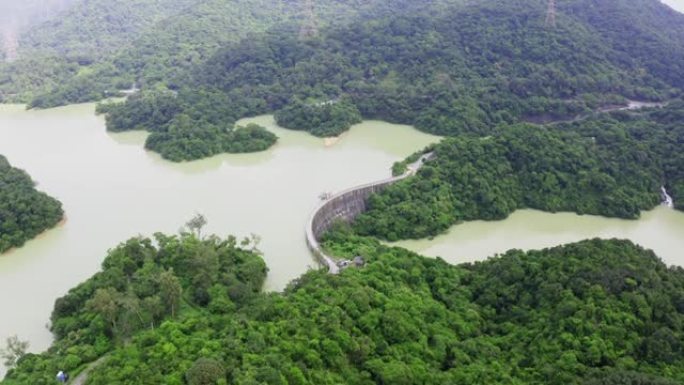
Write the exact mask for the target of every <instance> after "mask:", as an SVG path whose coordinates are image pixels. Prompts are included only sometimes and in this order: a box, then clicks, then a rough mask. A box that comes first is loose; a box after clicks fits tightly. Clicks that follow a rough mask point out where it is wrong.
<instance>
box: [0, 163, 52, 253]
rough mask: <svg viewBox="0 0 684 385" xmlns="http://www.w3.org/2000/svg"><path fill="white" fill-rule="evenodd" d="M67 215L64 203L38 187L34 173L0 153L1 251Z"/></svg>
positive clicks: (23, 240)
mask: <svg viewBox="0 0 684 385" xmlns="http://www.w3.org/2000/svg"><path fill="white" fill-rule="evenodd" d="M63 216H64V213H63V212H62V205H61V203H59V202H58V201H57V200H55V199H54V198H52V197H50V196H48V195H47V194H45V193H43V192H40V191H37V190H36V189H35V185H34V183H33V181H32V180H31V177H29V176H28V175H27V174H26V173H25V172H24V171H22V170H19V169H16V168H14V167H12V166H11V165H10V164H9V162H8V161H7V159H6V158H5V157H4V156H2V155H0V253H2V252H4V251H7V250H8V249H11V248H12V247H18V246H21V245H23V244H24V243H25V242H26V241H28V240H29V239H31V238H33V237H35V236H36V235H38V234H40V233H42V232H43V231H45V230H47V229H49V228H51V227H53V226H55V225H56V224H57V223H58V222H59V221H60V220H61V219H62V217H63Z"/></svg>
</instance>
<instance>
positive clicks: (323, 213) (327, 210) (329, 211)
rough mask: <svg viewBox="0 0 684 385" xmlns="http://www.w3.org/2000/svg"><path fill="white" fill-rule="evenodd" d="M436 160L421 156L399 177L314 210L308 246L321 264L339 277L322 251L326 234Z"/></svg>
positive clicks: (336, 196) (352, 190)
mask: <svg viewBox="0 0 684 385" xmlns="http://www.w3.org/2000/svg"><path fill="white" fill-rule="evenodd" d="M433 157H434V154H433V153H431V152H430V153H427V154H424V155H422V156H421V157H420V158H419V159H418V160H417V161H416V162H414V163H412V164H410V165H408V167H407V168H408V169H407V171H406V172H405V173H404V174H402V175H399V176H396V177H392V178H387V179H383V180H380V181H377V182H372V183H367V184H363V185H360V186H356V187H352V188H349V189H346V190H344V191H341V192H339V193H337V194H334V195H333V196H331V197H329V198H328V199H326V200H324V201H323V202H322V203H321V204H320V205H319V206H318V207H316V209H315V210H314V212H313V214H312V215H311V218H310V219H309V222H308V223H307V227H306V243H307V245H308V246H309V249H311V252H312V253H313V254H314V255H315V256H316V258H318V260H319V262H320V263H322V264H324V265H326V266H327V267H328V271H329V272H330V273H331V274H337V273H339V271H340V267H339V266H338V265H337V263H336V262H335V260H334V259H333V258H332V257H330V256H328V255H326V254H325V253H324V252H323V250H322V249H321V245H320V240H321V237H322V236H323V234H325V232H326V231H328V230H329V229H330V228H331V227H332V225H333V224H334V223H336V222H338V221H342V222H347V223H350V222H352V221H354V219H356V218H357V217H358V216H359V215H360V214H361V213H363V212H364V211H366V209H367V203H368V198H369V197H370V196H371V194H374V193H377V192H380V191H382V190H383V189H385V187H387V186H389V185H391V184H393V183H396V182H398V181H400V180H402V179H405V178H407V177H409V176H411V175H414V174H415V173H416V172H418V170H419V169H420V167H421V166H422V165H423V164H424V163H425V162H427V161H429V160H430V159H432V158H433Z"/></svg>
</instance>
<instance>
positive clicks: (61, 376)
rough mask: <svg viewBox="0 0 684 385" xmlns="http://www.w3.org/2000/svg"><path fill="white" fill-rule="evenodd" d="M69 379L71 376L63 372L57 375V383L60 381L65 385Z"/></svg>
mask: <svg viewBox="0 0 684 385" xmlns="http://www.w3.org/2000/svg"><path fill="white" fill-rule="evenodd" d="M68 379H69V376H68V375H67V374H66V373H64V372H63V371H61V370H60V371H59V373H57V381H59V382H60V383H62V384H64V383H66V382H67V380H68Z"/></svg>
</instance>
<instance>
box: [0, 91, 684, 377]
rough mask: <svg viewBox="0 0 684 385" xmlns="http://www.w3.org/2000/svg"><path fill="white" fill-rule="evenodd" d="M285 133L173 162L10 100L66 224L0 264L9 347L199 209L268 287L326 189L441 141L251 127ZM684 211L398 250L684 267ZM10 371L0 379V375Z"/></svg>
mask: <svg viewBox="0 0 684 385" xmlns="http://www.w3.org/2000/svg"><path fill="white" fill-rule="evenodd" d="M246 121H250V122H255V123H258V124H261V125H263V126H265V127H267V128H268V129H269V130H271V131H272V132H274V133H275V134H276V135H278V136H279V138H280V139H279V141H278V144H277V145H276V146H274V147H273V148H271V149H269V150H268V151H264V152H260V153H254V154H234V155H228V154H227V155H220V156H215V157H212V158H209V159H205V160H200V161H194V162H187V163H172V162H168V161H165V160H163V159H161V158H160V157H159V156H158V155H157V154H154V153H151V152H148V151H145V150H144V148H143V144H144V141H145V138H146V137H147V133H145V132H129V133H120V134H112V133H108V132H106V130H105V127H104V119H103V118H102V117H100V116H96V115H95V114H94V105H93V104H85V105H76V106H69V107H63V108H57V109H51V110H44V111H25V110H24V109H23V107H22V106H8V105H4V106H2V105H0V154H3V155H5V156H6V157H7V158H8V160H9V161H10V162H11V163H12V165H14V166H15V167H19V168H22V169H24V170H26V171H27V172H28V173H29V174H30V175H31V177H32V178H33V179H34V180H35V181H36V182H37V184H38V189H40V190H42V191H45V192H47V193H48V194H50V195H51V196H53V197H55V198H57V199H58V200H60V201H61V202H62V203H63V205H64V211H65V213H66V216H67V219H66V221H65V222H64V223H63V224H62V225H60V226H58V227H57V228H55V229H52V230H49V231H47V232H46V233H44V234H42V235H41V236H39V237H38V238H37V239H35V240H32V241H30V242H28V243H27V244H26V245H25V246H24V247H22V248H19V249H16V250H12V251H10V252H8V253H5V254H3V255H1V256H0V306H2V309H3V310H2V317H0V344H2V343H4V340H5V338H6V337H8V336H10V335H14V334H16V335H18V336H19V338H20V339H22V340H28V341H30V343H31V347H30V350H31V351H34V352H37V351H42V350H44V349H46V348H47V347H48V345H49V344H50V342H51V339H52V336H51V334H50V333H49V331H48V329H47V328H46V324H47V323H48V322H49V315H50V313H51V311H52V307H53V304H54V301H55V299H56V298H57V297H59V296H61V295H63V294H64V293H66V291H67V290H68V289H69V288H71V287H73V286H75V285H76V284H78V283H79V282H82V281H83V280H85V279H87V278H88V277H90V276H91V275H92V274H93V273H95V272H96V271H97V270H98V269H99V266H100V263H101V262H102V260H103V259H104V257H105V255H106V253H107V250H108V249H110V248H112V247H115V246H116V245H117V244H118V243H119V242H122V241H124V240H126V239H128V238H130V237H133V236H136V235H145V236H149V235H151V234H153V233H155V232H158V231H159V232H165V233H177V232H178V230H179V229H180V228H181V226H183V224H184V223H185V222H186V221H187V220H188V219H190V218H191V217H192V216H193V215H194V214H195V213H202V214H204V215H205V216H206V217H207V219H208V225H207V226H206V228H205V229H204V231H203V233H205V234H208V233H214V234H217V235H219V236H226V235H229V234H234V235H237V236H238V237H243V236H248V235H249V234H250V233H255V234H258V235H259V236H261V238H262V241H261V243H260V245H259V248H260V249H261V250H262V251H263V252H264V259H265V261H266V263H267V265H268V267H269V269H270V271H269V274H268V280H267V284H266V285H267V289H268V290H281V289H283V288H284V287H285V286H286V285H287V283H288V282H289V281H290V280H292V279H293V278H296V277H297V276H299V275H300V274H302V273H304V272H306V271H307V269H309V268H312V267H315V266H316V262H315V261H314V259H313V258H312V256H311V255H310V253H309V251H308V249H307V247H306V244H305V240H304V239H305V238H304V231H305V226H306V223H307V220H308V218H309V215H310V214H311V210H312V209H313V208H314V207H315V206H316V205H317V203H318V202H319V196H320V195H321V194H322V193H328V192H336V191H340V190H343V189H346V188H349V187H351V186H355V185H359V184H363V183H367V182H372V181H375V180H379V179H383V178H386V177H388V176H389V175H390V168H391V166H392V164H393V163H394V162H395V161H397V160H401V159H403V158H404V157H406V156H408V155H409V154H411V153H413V152H415V151H417V150H419V149H422V148H424V147H425V146H426V145H428V144H430V143H433V142H436V141H438V140H439V138H438V137H435V136H431V135H428V134H424V133H421V132H419V131H417V130H415V129H413V128H411V127H409V126H402V125H394V124H389V123H384V122H377V121H366V122H364V123H362V124H359V125H356V126H354V127H353V128H352V129H351V130H350V131H349V132H347V133H345V134H344V135H342V136H341V137H340V138H339V140H337V141H325V140H323V139H319V138H315V137H313V136H311V135H309V134H308V133H305V132H298V131H291V130H285V129H282V128H279V127H277V126H276V125H275V123H274V122H273V118H272V117H271V116H261V117H256V118H251V119H247V120H245V121H244V122H242V123H245V122H246ZM683 232H684V214H682V213H680V212H676V211H674V210H671V209H668V208H665V207H661V208H658V209H656V210H653V211H651V212H648V213H644V215H643V217H642V218H641V219H640V220H638V221H624V220H617V219H606V218H600V217H591V216H577V215H574V214H547V213H541V212H537V211H530V210H522V211H518V212H517V213H515V214H513V215H512V216H511V217H509V218H508V219H506V220H504V221H499V222H471V223H466V224H461V225H457V226H455V227H453V228H452V230H451V231H450V232H449V233H447V234H444V235H442V236H439V237H436V238H435V239H433V240H421V241H407V242H399V243H398V244H399V245H402V246H405V247H408V248H410V249H412V250H415V251H418V252H421V253H424V254H426V255H430V256H442V257H443V258H444V259H446V260H448V261H450V262H453V263H458V262H465V261H472V260H479V259H483V258H486V257H487V256H489V255H492V254H495V253H501V252H504V251H505V250H507V249H510V248H522V249H531V248H542V247H547V246H553V245H557V244H561V243H566V242H573V241H577V240H581V239H586V238H593V237H597V236H598V237H620V238H629V239H632V240H634V241H635V242H638V243H640V244H642V245H644V246H646V247H649V248H653V249H654V250H656V251H657V252H658V254H659V255H660V256H661V257H662V258H663V259H664V260H665V261H666V262H667V263H669V264H680V265H684V257H683V256H682V254H681V253H682V250H684V237H682V236H681V234H682V233H683ZM1 372H2V371H1V370H0V376H1V375H2V373H1Z"/></svg>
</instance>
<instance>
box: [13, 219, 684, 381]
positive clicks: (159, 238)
mask: <svg viewBox="0 0 684 385" xmlns="http://www.w3.org/2000/svg"><path fill="white" fill-rule="evenodd" d="M325 245H326V247H327V248H328V249H330V250H334V251H335V252H336V253H337V254H339V255H349V256H352V255H363V256H364V258H365V259H366V261H367V263H366V266H365V267H363V268H360V269H347V270H344V271H343V272H342V273H341V274H339V275H329V274H327V273H325V272H324V271H322V270H314V271H310V272H309V273H306V274H305V275H303V276H302V277H300V278H299V279H297V280H295V281H294V282H292V284H291V285H290V286H289V287H288V288H287V289H286V290H285V291H284V292H283V293H263V292H260V290H259V289H260V287H261V285H262V284H263V280H264V277H265V273H266V268H265V264H264V263H263V261H262V260H261V259H260V257H259V253H258V250H257V249H256V248H255V247H254V245H253V244H249V241H245V242H243V243H241V245H238V243H237V241H236V239H235V238H233V237H229V238H227V239H219V238H216V237H213V236H212V237H206V238H202V239H200V238H198V237H197V236H196V234H192V233H184V234H182V235H180V236H167V235H162V234H157V235H155V239H154V240H150V239H145V238H135V239H131V240H129V241H127V242H124V243H122V244H121V245H120V246H118V247H116V248H115V249H113V250H112V251H111V252H110V253H109V255H108V256H107V258H106V259H105V261H104V262H103V265H102V269H103V270H102V272H100V273H97V274H96V275H95V276H93V277H92V278H91V279H89V280H88V281H86V282H84V283H83V284H81V285H79V286H77V287H76V288H74V289H72V290H71V291H70V292H69V294H67V295H66V296H65V297H63V298H60V299H59V300H57V302H56V305H55V310H54V312H53V315H52V330H53V331H54V332H55V335H56V336H57V340H56V341H55V343H54V344H53V346H52V347H51V348H50V349H49V350H48V351H47V352H45V353H41V354H26V355H24V356H23V357H22V358H20V359H19V361H18V362H17V367H16V368H15V369H12V370H10V372H9V373H8V375H7V377H6V379H5V380H4V381H3V384H8V385H14V384H35V385H42V384H50V383H52V382H53V381H54V378H53V376H54V373H56V372H57V371H58V370H67V371H69V372H70V373H74V374H75V373H77V372H78V371H79V370H82V369H83V368H84V367H86V366H87V365H88V363H89V362H93V361H95V360H96V359H97V358H98V357H104V359H103V360H101V361H98V364H97V367H96V369H95V370H92V371H91V372H90V373H89V375H88V380H87V382H86V384H90V385H96V384H103V385H104V384H112V383H120V384H159V383H164V384H191V385H196V384H328V383H330V384H332V383H345V384H435V383H451V384H596V385H599V384H601V385H612V384H615V385H618V384H619V385H624V384H654V385H655V384H658V385H670V384H672V385H674V384H678V383H681V382H682V381H684V371H683V370H682V368H684V350H683V349H682V344H681V341H682V338H683V337H684V328H683V327H682V325H684V319H683V317H684V309H682V300H683V299H684V270H682V269H681V268H667V267H666V266H665V265H664V264H663V263H662V262H661V261H660V260H659V259H658V258H657V257H656V256H655V255H653V253H652V252H649V251H646V250H643V249H641V248H639V247H637V246H635V245H633V244H631V243H630V242H627V241H617V240H612V241H602V240H592V241H585V242H581V243H577V244H572V245H567V246H562V247H557V248H553V249H548V250H542V251H533V252H528V253H524V252H520V251H510V252H508V253H506V254H505V255H502V256H500V257H496V258H493V259H491V260H488V261H486V262H481V263H476V264H472V265H461V266H452V265H449V264H447V263H445V262H444V261H442V260H440V259H429V258H424V257H421V256H418V255H415V254H412V253H410V252H408V251H406V250H403V249H399V248H388V247H386V246H382V245H380V244H379V243H378V242H377V241H375V240H372V239H370V238H360V237H358V236H355V235H352V233H350V232H349V231H348V230H344V229H340V230H336V231H335V232H333V233H331V234H329V236H328V237H327V238H326V241H325Z"/></svg>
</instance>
